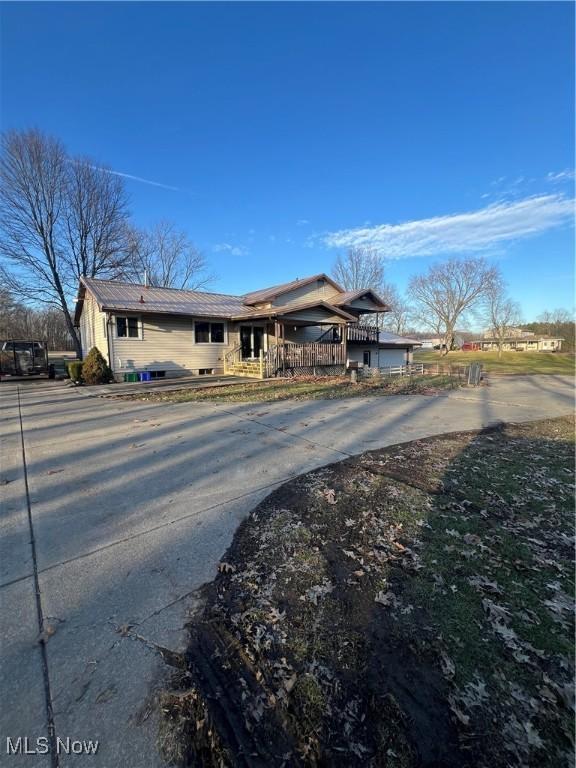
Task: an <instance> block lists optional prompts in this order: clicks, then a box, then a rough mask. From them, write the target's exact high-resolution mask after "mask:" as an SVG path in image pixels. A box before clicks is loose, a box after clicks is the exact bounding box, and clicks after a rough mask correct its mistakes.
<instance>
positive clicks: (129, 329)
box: [116, 316, 140, 339]
mask: <svg viewBox="0 0 576 768" xmlns="http://www.w3.org/2000/svg"><path fill="white" fill-rule="evenodd" d="M139 326H140V321H139V319H138V318H137V317H120V316H117V317H116V337H117V338H119V339H125V338H130V339H138V338H139V337H140V328H139Z"/></svg>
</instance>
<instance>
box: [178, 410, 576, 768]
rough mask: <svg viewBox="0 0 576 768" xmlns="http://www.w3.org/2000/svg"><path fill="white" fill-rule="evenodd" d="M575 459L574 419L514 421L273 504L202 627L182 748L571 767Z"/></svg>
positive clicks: (378, 462)
mask: <svg viewBox="0 0 576 768" xmlns="http://www.w3.org/2000/svg"><path fill="white" fill-rule="evenodd" d="M573 450H574V421H573V419H569V418H560V419H552V420H548V421H543V422H536V423H533V424H528V425H522V426H519V425H508V426H506V427H504V428H501V429H496V430H487V431H483V432H473V433H458V434H452V435H445V436H440V437H435V438H430V439H427V440H419V441H415V442H412V443H407V444H403V445H400V446H393V447H391V448H388V449H385V450H380V451H372V452H369V453H365V454H363V455H362V456H360V457H358V458H356V459H352V460H348V461H344V462H341V463H339V464H335V465H332V466H330V467H327V468H324V469H322V470H318V471H315V472H311V473H308V474H306V475H303V476H301V477H300V478H297V479H296V480H295V481H292V482H290V483H288V484H286V485H285V486H283V487H282V488H280V489H278V490H277V491H275V492H274V493H273V494H272V495H271V496H269V497H268V498H267V499H266V500H265V501H264V502H262V503H261V504H260V505H259V506H258V507H257V508H256V509H255V510H254V511H253V513H252V514H251V515H250V518H249V519H248V520H247V521H246V522H245V523H244V524H243V525H242V526H241V528H240V530H239V532H238V533H237V535H236V537H235V539H234V542H233V544H232V546H231V548H230V550H229V552H228V553H227V555H226V557H225V562H223V564H222V565H221V573H220V574H219V576H218V578H217V579H216V581H215V582H214V583H213V584H212V585H211V586H210V587H209V588H208V590H207V595H206V598H207V602H206V608H205V610H204V613H203V614H202V615H201V616H200V617H199V618H198V619H197V620H195V621H194V622H193V623H192V625H191V639H190V645H189V649H188V669H187V672H186V673H185V675H184V676H183V677H180V678H179V680H178V681H175V685H176V690H174V691H173V692H172V693H171V694H170V695H168V696H167V697H166V698H165V699H164V703H163V706H164V710H165V718H164V726H163V743H164V745H165V746H166V745H168V746H169V749H168V750H167V751H168V752H169V753H171V754H172V755H180V763H181V764H184V765H195V764H201V765H203V766H205V767H206V768H212V767H215V766H221V765H224V766H260V765H266V766H320V765H322V766H323V765H330V766H338V767H341V768H349V767H351V766H376V767H380V766H382V768H384V766H387V767H388V766H402V767H403V768H415V767H416V766H420V765H442V766H448V767H449V766H454V768H456V766H458V767H461V766H470V768H472V767H473V766H474V767H475V768H476V767H478V768H488V767H490V768H504V767H505V766H511V765H538V766H542V768H557V767H558V766H564V765H565V766H568V765H570V761H571V757H572V741H571V737H572V733H573V730H572V729H573V716H574V699H573V685H572V679H573V672H574V667H573V643H572V639H573V633H574V626H573V601H572V596H573V573H574V571H573V543H574V541H573V540H574V519H573V495H574V484H573V480H574V458H573ZM191 702H192V703H193V706H191Z"/></svg>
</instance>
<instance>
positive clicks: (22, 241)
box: [0, 130, 128, 356]
mask: <svg viewBox="0 0 576 768" xmlns="http://www.w3.org/2000/svg"><path fill="white" fill-rule="evenodd" d="M126 220H127V213H126V201H125V196H124V189H123V187H122V185H121V183H120V181H119V180H117V181H114V180H111V178H110V174H107V173H106V172H105V171H100V170H96V169H95V167H94V166H93V165H92V164H91V163H90V162H89V161H87V160H84V159H81V160H78V159H74V158H71V157H70V156H69V155H68V154H67V152H66V150H65V148H64V146H63V145H62V143H61V142H60V141H58V140H57V139H54V138H52V137H50V136H46V135H44V134H42V133H40V132H39V131H35V130H32V131H24V132H17V131H9V132H7V133H5V134H3V136H2V155H1V157H0V229H1V230H2V240H1V245H0V249H1V250H0V252H1V254H2V256H3V257H4V262H5V263H4V265H3V266H2V269H1V272H2V274H1V278H2V282H3V284H4V285H5V286H6V287H7V288H8V289H9V290H10V291H11V292H12V293H13V294H14V296H15V297H17V298H19V299H23V300H25V301H27V302H34V303H38V302H41V303H44V304H47V305H50V306H55V307H58V308H59V309H60V311H61V312H62V313H63V316H64V321H65V323H66V328H67V330H68V333H69V334H70V337H71V338H72V339H73V341H74V346H75V349H76V352H77V354H78V355H79V356H80V355H81V354H82V351H81V345H80V339H79V337H78V334H77V332H76V328H75V327H74V323H73V320H72V315H71V305H72V301H73V297H74V290H75V288H76V287H77V279H78V278H79V277H80V276H81V275H82V276H84V275H89V276H92V277H95V276H97V275H99V276H113V275H115V274H116V272H117V270H118V268H119V266H120V265H121V263H122V262H125V261H126V259H127V258H128V251H127V239H126V238H125V237H123V236H122V232H123V231H124V229H125V225H126Z"/></svg>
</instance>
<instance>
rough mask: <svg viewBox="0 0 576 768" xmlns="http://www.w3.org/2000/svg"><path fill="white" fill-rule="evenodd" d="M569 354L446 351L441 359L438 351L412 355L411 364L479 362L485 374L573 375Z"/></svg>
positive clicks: (464, 363) (572, 358)
mask: <svg viewBox="0 0 576 768" xmlns="http://www.w3.org/2000/svg"><path fill="white" fill-rule="evenodd" d="M574 359H575V358H574V353H572V352H565V353H564V352H502V357H501V358H499V357H498V352H449V353H448V354H447V355H444V356H441V355H440V353H439V352H438V351H435V350H431V349H424V350H419V351H415V352H414V362H415V363H439V364H440V365H470V363H475V362H478V363H482V365H483V366H484V370H485V371H487V372H488V373H490V372H493V373H524V374H536V373H556V374H565V375H573V374H574Z"/></svg>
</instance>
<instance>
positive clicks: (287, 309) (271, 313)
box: [75, 274, 379, 323]
mask: <svg viewBox="0 0 576 768" xmlns="http://www.w3.org/2000/svg"><path fill="white" fill-rule="evenodd" d="M320 279H325V280H327V281H328V282H329V283H330V284H332V285H334V287H336V288H337V289H338V290H341V289H340V288H339V286H338V285H337V284H336V283H334V282H333V280H331V278H329V277H327V276H326V275H324V274H320V275H314V276H313V277H308V278H304V279H302V280H295V281H293V282H291V283H284V284H283V285H277V286H274V287H272V288H266V289H263V290H261V291H255V292H253V293H249V294H247V295H246V296H233V295H230V294H225V293H209V292H207V291H187V290H184V289H180V288H155V287H153V286H146V285H138V284H135V283H121V282H118V281H116V280H99V279H97V278H93V277H83V278H81V284H80V292H79V296H78V301H77V304H76V313H75V322H76V323H78V322H79V320H80V315H81V312H82V304H83V302H84V293H85V291H86V290H89V291H90V293H91V294H92V295H93V296H94V298H95V299H96V301H97V303H98V306H99V308H100V310H101V311H103V312H140V313H142V312H146V313H149V314H166V315H189V316H193V317H223V318H227V319H234V320H241V319H243V318H246V319H248V318H250V317H254V318H258V317H278V316H282V315H287V314H294V313H296V312H300V311H304V310H306V309H309V308H311V307H323V308H325V309H329V310H330V311H332V312H333V313H334V314H337V315H340V316H341V317H343V318H344V319H346V320H349V321H355V320H356V318H355V317H354V316H353V315H351V314H349V313H348V312H346V311H345V309H344V308H343V306H342V304H345V302H342V301H340V298H341V297H340V296H339V297H333V298H331V299H330V300H329V301H323V300H315V301H312V302H308V303H305V304H302V303H297V302H293V303H290V304H284V305H281V306H278V307H270V308H268V309H257V308H256V307H254V306H247V304H255V303H256V304H257V303H260V302H263V301H265V299H266V298H272V297H274V296H278V295H280V294H282V293H286V292H288V291H290V290H292V289H294V288H297V287H299V286H301V285H309V284H310V283H311V282H313V281H314V280H320ZM364 293H372V294H373V295H374V297H376V298H379V297H378V296H377V294H375V293H374V292H373V291H371V290H369V289H367V290H365V291H355V292H349V291H348V292H344V291H342V296H349V295H354V296H356V295H362V294H364Z"/></svg>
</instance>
